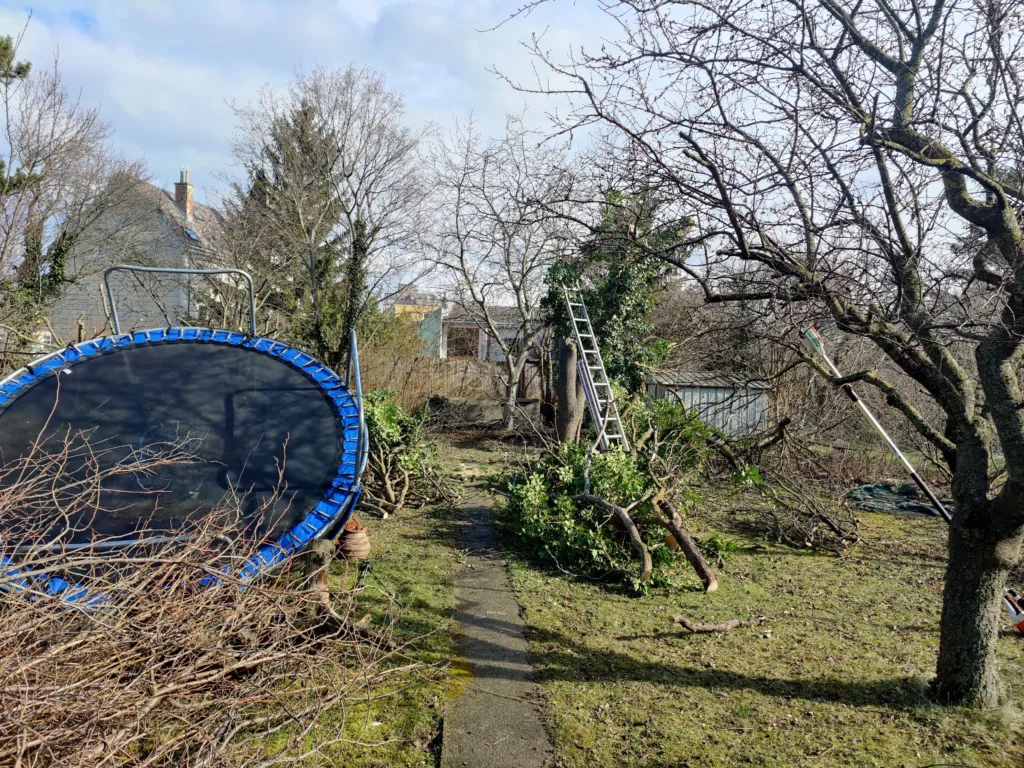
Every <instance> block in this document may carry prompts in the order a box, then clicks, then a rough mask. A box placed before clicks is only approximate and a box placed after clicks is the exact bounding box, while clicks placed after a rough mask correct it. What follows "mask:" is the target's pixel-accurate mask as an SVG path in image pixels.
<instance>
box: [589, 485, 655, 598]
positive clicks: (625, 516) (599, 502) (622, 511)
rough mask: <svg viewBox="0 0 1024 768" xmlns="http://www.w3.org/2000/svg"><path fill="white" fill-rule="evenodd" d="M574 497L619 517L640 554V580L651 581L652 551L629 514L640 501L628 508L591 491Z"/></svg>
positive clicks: (634, 547) (652, 567)
mask: <svg viewBox="0 0 1024 768" xmlns="http://www.w3.org/2000/svg"><path fill="white" fill-rule="evenodd" d="M572 499H573V501H584V502H586V503H587V504H593V505H594V506H595V507H600V508H601V509H603V510H605V511H606V512H610V513H612V514H614V515H615V516H616V517H618V518H619V522H620V523H622V527H623V528H625V529H626V533H627V534H628V535H629V541H630V543H631V544H632V545H633V549H635V550H636V551H637V554H638V555H640V562H641V567H640V581H643V582H648V581H650V580H651V571H652V570H653V569H654V565H653V564H652V563H651V553H650V552H648V551H647V545H646V544H644V540H643V538H642V537H641V536H640V529H639V528H637V527H636V523H634V522H633V518H632V517H630V516H629V509H632V508H633V507H635V506H636V505H637V504H638V503H639V502H634V503H633V504H631V505H630V507H629V509H627V508H625V507H620V506H619V505H618V504H612V503H611V502H609V501H605V500H604V499H602V498H600V497H599V496H594V495H593V494H590V493H581V494H579V495H578V496H573V497H572ZM641 501H642V500H641Z"/></svg>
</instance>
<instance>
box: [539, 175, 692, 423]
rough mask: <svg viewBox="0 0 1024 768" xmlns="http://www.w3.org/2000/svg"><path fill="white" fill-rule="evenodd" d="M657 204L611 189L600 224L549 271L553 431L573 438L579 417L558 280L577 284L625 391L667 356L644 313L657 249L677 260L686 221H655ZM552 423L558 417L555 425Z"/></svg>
mask: <svg viewBox="0 0 1024 768" xmlns="http://www.w3.org/2000/svg"><path fill="white" fill-rule="evenodd" d="M657 210H658V204H657V200H656V199H655V197H654V196H653V195H652V194H650V193H648V192H645V193H640V194H633V195H626V194H623V193H621V192H619V191H615V190H612V191H610V192H608V193H607V195H606V197H605V201H604V204H603V205H602V207H601V213H600V223H599V224H598V225H597V226H595V227H593V229H592V233H591V236H590V237H589V239H587V240H586V241H585V242H584V243H583V244H582V245H581V246H580V248H579V250H578V253H577V254H575V256H574V257H573V258H572V259H571V260H566V261H562V262H559V263H558V264H556V265H554V266H553V267H552V268H551V270H550V271H549V273H548V277H547V284H548V293H547V296H545V298H544V300H543V302H542V304H543V306H544V307H545V309H546V310H547V312H548V315H547V316H548V324H549V326H550V327H551V328H552V329H553V331H554V333H555V335H556V337H557V338H559V339H560V340H561V344H560V349H559V356H558V361H559V363H558V364H559V372H558V376H559V386H558V390H559V402H560V407H559V412H560V413H561V414H562V415H561V418H559V417H558V416H557V415H556V426H558V432H559V437H560V438H562V439H565V438H566V437H570V438H571V437H573V436H574V435H575V434H576V432H577V431H578V428H579V422H580V419H581V418H582V409H583V402H582V398H581V395H580V393H578V392H577V391H575V389H576V387H578V384H577V383H576V381H575V365H576V364H575V358H576V355H575V352H574V350H573V349H571V348H570V347H571V346H572V335H573V330H572V326H571V324H570V322H569V317H568V314H567V312H566V308H565V302H564V299H563V296H562V286H576V285H578V286H579V287H580V290H581V292H582V293H583V298H584V301H585V302H586V304H587V311H588V313H589V315H590V320H591V322H592V323H593V326H594V331H595V333H596V334H597V340H598V343H599V344H600V346H601V357H602V358H603V359H604V364H605V368H606V369H607V371H608V376H609V377H610V378H611V379H613V380H615V381H617V382H618V383H619V384H621V385H622V386H624V387H625V388H626V389H627V390H628V391H629V392H637V391H639V390H640V389H641V388H642V387H643V384H644V381H645V380H646V378H647V376H648V375H649V373H650V371H651V370H652V369H653V368H655V367H656V366H657V365H658V363H660V362H661V361H662V360H664V359H665V356H666V355H667V354H668V345H667V343H666V342H665V341H664V340H662V339H659V338H657V337H656V336H655V334H654V324H653V323H652V320H651V312H652V310H653V309H654V307H655V304H656V302H657V298H656V293H657V291H658V288H659V287H660V286H661V285H662V284H663V282H664V280H665V278H666V276H667V273H668V269H667V267H666V262H665V261H664V258H663V256H662V255H663V254H664V253H666V252H671V253H672V254H673V255H674V256H675V257H676V258H685V255H683V254H681V253H679V252H678V251H679V250H680V243H681V242H682V240H683V236H684V234H685V232H686V231H687V229H689V226H690V225H689V223H688V222H686V221H678V222H672V223H671V224H667V225H666V224H657V223H656V222H657V218H656V214H657ZM557 422H564V424H558V423H557Z"/></svg>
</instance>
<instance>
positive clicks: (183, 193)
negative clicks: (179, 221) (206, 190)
mask: <svg viewBox="0 0 1024 768" xmlns="http://www.w3.org/2000/svg"><path fill="white" fill-rule="evenodd" d="M174 202H176V203H177V204H178V207H179V208H181V210H182V212H183V213H184V214H185V219H186V221H191V220H192V212H193V211H194V210H195V208H196V204H195V202H194V201H193V199H192V180H191V178H190V174H189V171H188V169H187V168H185V169H182V171H181V180H180V181H179V182H178V183H177V184H175V185H174Z"/></svg>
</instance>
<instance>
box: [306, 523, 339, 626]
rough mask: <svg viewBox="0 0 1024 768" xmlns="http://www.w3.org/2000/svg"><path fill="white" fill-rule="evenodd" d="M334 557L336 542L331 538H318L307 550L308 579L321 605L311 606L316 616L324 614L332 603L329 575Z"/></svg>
mask: <svg viewBox="0 0 1024 768" xmlns="http://www.w3.org/2000/svg"><path fill="white" fill-rule="evenodd" d="M333 557H334V542H333V541H331V540H330V539H317V540H316V541H314V542H313V543H312V544H310V545H309V549H307V550H306V580H307V581H308V582H310V586H311V588H312V589H313V592H314V594H315V595H316V598H317V603H318V604H319V607H315V606H311V607H310V611H311V613H313V615H314V616H317V615H320V614H323V613H324V609H325V608H326V607H327V606H328V605H330V599H331V593H330V588H329V587H328V584H327V575H328V571H329V570H330V567H331V560H332V559H333Z"/></svg>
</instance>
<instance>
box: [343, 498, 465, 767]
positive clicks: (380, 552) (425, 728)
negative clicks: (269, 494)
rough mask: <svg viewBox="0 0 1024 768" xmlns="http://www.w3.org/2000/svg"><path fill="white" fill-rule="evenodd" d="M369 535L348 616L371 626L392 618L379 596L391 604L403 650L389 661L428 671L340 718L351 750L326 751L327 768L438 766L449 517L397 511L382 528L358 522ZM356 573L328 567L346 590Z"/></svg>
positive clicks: (448, 606) (451, 554)
mask: <svg viewBox="0 0 1024 768" xmlns="http://www.w3.org/2000/svg"><path fill="white" fill-rule="evenodd" d="M361 520H362V522H363V524H364V525H365V526H366V527H367V528H369V529H370V537H371V541H372V545H373V550H372V555H371V556H372V560H371V562H372V564H373V574H374V575H375V576H378V577H379V578H380V580H379V581H378V580H377V579H376V578H374V575H367V577H366V580H365V583H366V585H367V588H366V589H365V591H364V592H363V593H362V594H361V595H360V596H359V598H358V602H357V606H356V609H355V614H356V616H357V617H358V615H360V614H361V613H363V612H369V613H371V614H372V615H373V622H372V626H376V627H380V625H381V622H382V621H385V620H386V619H387V617H390V616H392V615H393V612H392V608H391V606H390V604H389V603H390V600H389V598H388V597H387V596H386V594H385V593H386V592H389V591H393V592H394V593H395V596H396V597H397V599H398V605H399V608H398V610H399V614H398V619H397V621H396V623H395V624H394V627H393V630H394V634H395V638H396V639H397V640H399V641H408V642H409V643H410V644H409V645H408V647H406V648H405V649H403V651H402V653H401V654H400V655H399V656H398V657H396V658H393V659H391V660H390V662H389V663H390V664H393V665H405V664H408V663H409V662H411V661H417V662H421V663H422V664H425V665H428V666H426V667H424V668H421V669H419V670H417V671H416V672H415V673H413V674H403V675H402V676H401V677H400V678H399V679H398V680H397V681H395V682H394V683H393V684H390V685H388V686H386V688H387V689H386V690H383V689H380V688H378V689H377V690H376V691H375V695H376V698H375V699H374V700H373V701H372V702H370V703H369V704H366V705H359V706H356V707H353V708H350V709H349V710H348V711H347V712H346V713H345V728H344V736H345V737H346V738H347V739H351V740H352V741H353V742H355V743H351V744H346V745H344V746H339V747H336V748H332V749H331V750H330V751H329V757H330V760H331V762H332V764H336V765H345V766H346V768H384V767H385V766H386V767H387V768H392V767H393V766H394V767H400V768H413V767H416V768H419V767H420V766H424V767H426V766H434V765H436V764H437V758H438V750H439V747H440V743H439V739H438V736H439V734H440V728H441V714H442V711H443V706H444V701H445V698H446V695H447V688H448V686H449V685H450V683H449V680H450V678H449V675H448V664H449V660H450V659H451V655H452V643H451V630H450V619H451V615H452V613H453V612H454V610H455V598H454V576H453V571H454V566H455V555H456V550H455V538H454V531H453V528H452V525H451V512H450V511H448V510H436V509H434V510H425V511H417V510H403V511H402V512H401V513H400V514H398V515H394V516H392V517H390V518H388V519H387V520H377V519H376V518H369V519H367V518H366V517H361ZM355 576H356V573H355V569H354V568H350V569H348V570H347V571H346V568H345V564H344V563H343V562H342V563H335V565H334V566H333V574H332V578H334V579H335V580H336V581H337V582H339V583H343V584H345V585H346V586H351V585H352V584H353V583H354V582H355Z"/></svg>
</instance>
